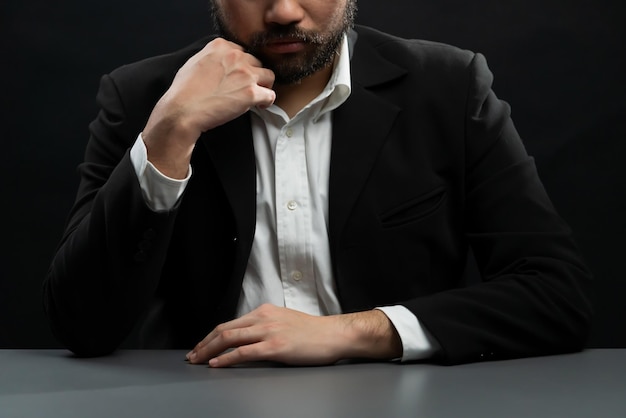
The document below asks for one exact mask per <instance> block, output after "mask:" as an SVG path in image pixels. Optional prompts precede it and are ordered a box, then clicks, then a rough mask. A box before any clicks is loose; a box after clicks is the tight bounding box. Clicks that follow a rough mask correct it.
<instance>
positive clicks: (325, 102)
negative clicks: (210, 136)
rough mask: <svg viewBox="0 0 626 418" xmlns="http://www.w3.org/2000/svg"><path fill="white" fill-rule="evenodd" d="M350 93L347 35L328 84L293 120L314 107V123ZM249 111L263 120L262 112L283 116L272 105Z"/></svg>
mask: <svg viewBox="0 0 626 418" xmlns="http://www.w3.org/2000/svg"><path fill="white" fill-rule="evenodd" d="M351 92H352V80H351V76H350V50H349V47H348V37H347V35H344V37H343V40H342V42H341V47H340V48H339V54H338V56H337V57H336V58H335V63H334V64H333V72H332V74H331V76H330V79H329V80H328V83H327V84H326V87H324V90H322V92H321V93H320V94H319V95H318V96H317V97H316V98H315V99H313V100H312V101H311V102H310V103H309V104H307V105H306V106H305V107H304V108H303V109H302V110H300V112H298V114H297V115H296V116H294V119H295V118H297V117H299V115H300V114H302V113H304V112H306V111H308V110H309V109H311V108H313V107H315V108H316V111H315V114H314V115H313V117H312V120H313V122H314V123H315V122H317V121H318V119H319V118H320V117H321V116H322V115H324V114H325V113H327V112H330V111H332V110H334V109H336V108H338V107H339V106H341V105H342V104H343V103H344V102H345V101H346V100H347V99H348V97H349V96H350V93H351ZM320 102H322V103H321V105H318V106H315V105H317V104H318V103H320ZM251 110H252V112H254V113H256V114H257V115H259V116H260V117H261V118H263V114H264V112H270V113H273V114H275V115H281V116H282V115H284V112H283V111H282V109H280V108H278V107H277V106H276V105H272V106H270V107H268V108H266V109H260V108H258V107H253V108H252V109H251ZM283 117H284V116H283Z"/></svg>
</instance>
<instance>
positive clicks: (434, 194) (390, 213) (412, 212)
mask: <svg viewBox="0 0 626 418" xmlns="http://www.w3.org/2000/svg"><path fill="white" fill-rule="evenodd" d="M445 197H446V189H445V187H444V186H441V187H437V188H436V189H434V190H431V191H430V192H427V193H424V194H422V195H420V196H417V197H415V198H413V199H411V200H408V201H406V202H404V203H402V204H400V205H398V206H395V207H393V208H391V209H389V210H386V211H385V212H383V213H381V214H380V216H379V219H380V223H381V225H382V226H383V228H393V227H396V226H401V225H403V224H407V223H410V222H415V221H418V220H421V219H423V218H425V217H427V216H428V215H430V214H432V213H433V212H435V211H436V210H437V209H438V208H439V207H440V206H441V204H442V203H443V201H444V200H445Z"/></svg>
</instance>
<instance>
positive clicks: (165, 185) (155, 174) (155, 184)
mask: <svg viewBox="0 0 626 418" xmlns="http://www.w3.org/2000/svg"><path fill="white" fill-rule="evenodd" d="M130 160H131V162H132V163H133V167H134V168H135V173H136V174H137V178H138V179H139V186H140V187H141V192H142V194H143V198H144V200H145V202H146V204H147V205H148V207H149V208H150V209H152V210H154V211H167V210H170V209H172V208H173V207H174V205H175V204H176V202H177V201H178V199H179V198H180V197H181V196H182V194H183V192H184V191H185V188H186V187H187V183H188V182H189V179H190V178H191V165H190V166H189V171H188V173H187V177H185V178H184V179H182V180H177V179H173V178H170V177H167V176H166V175H164V174H163V173H161V172H160V171H159V170H157V168H156V167H155V166H154V165H152V163H151V162H150V161H148V150H147V149H146V145H145V144H144V142H143V138H142V136H141V134H139V136H138V137H137V140H136V141H135V144H134V145H133V147H132V148H131V150H130Z"/></svg>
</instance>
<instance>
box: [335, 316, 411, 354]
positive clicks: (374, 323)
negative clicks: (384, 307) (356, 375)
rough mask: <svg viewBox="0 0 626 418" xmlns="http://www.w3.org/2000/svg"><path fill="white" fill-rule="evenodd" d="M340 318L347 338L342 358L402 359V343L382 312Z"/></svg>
mask: <svg viewBox="0 0 626 418" xmlns="http://www.w3.org/2000/svg"><path fill="white" fill-rule="evenodd" d="M340 317H341V320H342V326H343V327H344V331H345V333H344V335H346V336H347V342H346V347H345V348H346V354H345V355H343V356H342V357H343V358H368V359H378V360H391V359H394V358H399V357H402V341H401V339H400V336H399V335H398V333H397V331H396V329H395V327H394V326H393V324H392V323H391V321H390V320H389V318H387V315H385V313H384V312H382V311H379V310H371V311H364V312H357V313H350V314H344V315H340Z"/></svg>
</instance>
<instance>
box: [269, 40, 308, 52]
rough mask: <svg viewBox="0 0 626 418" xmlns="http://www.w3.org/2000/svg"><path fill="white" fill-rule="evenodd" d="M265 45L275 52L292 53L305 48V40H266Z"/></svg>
mask: <svg viewBox="0 0 626 418" xmlns="http://www.w3.org/2000/svg"><path fill="white" fill-rule="evenodd" d="M265 47H266V48H267V50H268V51H269V52H272V53H275V54H293V53H296V52H300V51H302V50H304V49H305V48H306V42H304V41H301V40H299V39H280V40H275V41H270V42H268V43H267V44H266V45H265Z"/></svg>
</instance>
